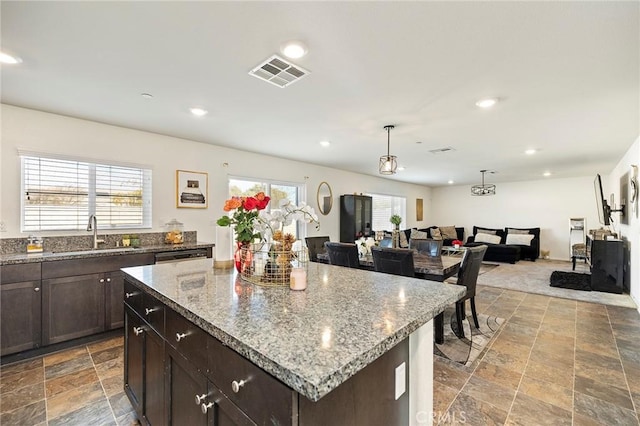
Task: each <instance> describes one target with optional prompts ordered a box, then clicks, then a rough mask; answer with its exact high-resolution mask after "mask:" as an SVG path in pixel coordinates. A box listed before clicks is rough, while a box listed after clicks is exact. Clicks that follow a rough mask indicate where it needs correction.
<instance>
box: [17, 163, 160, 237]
mask: <svg viewBox="0 0 640 426" xmlns="http://www.w3.org/2000/svg"><path fill="white" fill-rule="evenodd" d="M21 160H22V194H23V197H22V226H21V228H22V231H50V230H83V229H86V228H87V223H88V218H89V215H91V214H95V215H96V217H97V219H98V228H99V229H109V228H113V229H118V228H120V229H122V228H150V227H151V170H150V169H147V168H144V167H135V166H122V165H115V164H104V163H101V164H98V163H92V162H88V161H84V160H73V159H66V158H64V159H61V158H46V157H42V156H36V155H21Z"/></svg>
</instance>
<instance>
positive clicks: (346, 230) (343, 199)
mask: <svg viewBox="0 0 640 426" xmlns="http://www.w3.org/2000/svg"><path fill="white" fill-rule="evenodd" d="M372 204H373V202H372V198H371V197H370V196H368V195H341V196H340V242H343V243H352V242H354V241H355V240H356V239H358V238H360V237H362V236H369V235H370V234H371V222H372V219H373V207H372Z"/></svg>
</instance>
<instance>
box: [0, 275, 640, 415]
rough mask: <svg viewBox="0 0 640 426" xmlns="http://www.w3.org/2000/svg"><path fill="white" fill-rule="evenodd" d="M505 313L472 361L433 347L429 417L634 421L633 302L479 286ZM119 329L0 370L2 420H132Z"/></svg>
mask: <svg viewBox="0 0 640 426" xmlns="http://www.w3.org/2000/svg"><path fill="white" fill-rule="evenodd" d="M478 291H479V292H478V295H477V297H476V305H477V307H478V311H479V312H483V313H486V314H488V315H495V316H499V317H502V318H505V319H506V322H505V324H504V326H503V327H501V329H500V330H499V331H498V333H497V336H496V338H495V339H494V340H493V342H490V343H489V347H488V349H487V350H486V352H485V353H484V354H482V355H481V356H480V357H479V359H478V360H476V362H474V365H472V366H471V367H464V366H462V365H460V364H457V363H452V362H450V361H448V360H446V359H443V358H438V357H436V359H435V362H434V379H435V381H434V411H435V413H434V415H435V424H438V423H439V424H464V425H483V426H484V425H493V424H499V425H502V424H508V425H564V424H566V425H598V424H600V425H638V417H637V413H638V410H640V315H639V314H638V312H637V311H636V310H633V309H627V308H618V307H613V306H604V305H597V304H591V303H584V302H576V301H573V300H566V299H558V298H554V297H549V296H541V295H534V294H527V293H521V292H517V291H512V290H502V289H498V288H491V287H479V290H478ZM122 344H123V341H122V337H119V338H115V339H110V340H106V341H102V342H98V343H94V344H90V345H87V346H81V347H77V348H73V349H69V350H66V351H64V352H60V353H57V354H52V355H49V356H45V357H41V358H36V359H33V360H30V361H25V362H21V363H18V364H13V365H9V366H4V367H2V369H1V370H0V411H1V414H0V424H1V425H3V426H5V425H58V424H64V425H99V424H104V425H116V424H117V425H131V424H136V420H135V415H134V412H133V408H132V407H131V405H130V404H129V401H128V399H127V397H126V396H125V394H124V392H123V390H122V389H123V383H122V377H123V373H122V361H123V346H122Z"/></svg>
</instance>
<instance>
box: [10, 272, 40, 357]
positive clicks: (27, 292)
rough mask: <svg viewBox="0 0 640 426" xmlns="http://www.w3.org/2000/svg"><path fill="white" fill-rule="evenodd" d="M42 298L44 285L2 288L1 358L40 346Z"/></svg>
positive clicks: (14, 284) (33, 283) (29, 282)
mask: <svg viewBox="0 0 640 426" xmlns="http://www.w3.org/2000/svg"><path fill="white" fill-rule="evenodd" d="M41 295H42V292H41V291H40V281H27V282H18V283H13V284H3V285H1V286H0V302H1V306H0V327H1V330H0V355H8V354H12V353H16V352H20V351H24V350H27V349H33V348H37V347H39V346H40V344H41V329H42V323H41V318H42V316H41V313H42V298H41Z"/></svg>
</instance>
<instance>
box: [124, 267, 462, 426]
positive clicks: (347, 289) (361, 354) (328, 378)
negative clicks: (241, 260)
mask: <svg viewBox="0 0 640 426" xmlns="http://www.w3.org/2000/svg"><path fill="white" fill-rule="evenodd" d="M123 271H124V272H125V302H126V303H125V321H126V324H125V327H126V332H125V391H126V392H127V394H128V396H129V398H130V400H131V401H132V403H133V405H134V407H136V409H137V411H138V416H139V419H140V420H141V421H142V422H143V423H148V424H169V423H172V424H212V423H215V424H218V423H221V424H224V423H225V421H223V420H222V419H226V420H227V421H228V422H229V423H230V424H301V425H303V424H304V425H307V424H416V423H421V424H428V423H429V422H430V418H431V410H432V378H433V375H432V373H433V371H432V370H433V341H432V339H433V322H432V319H433V318H434V316H435V315H437V314H438V313H440V312H442V311H443V310H444V308H445V307H446V306H447V305H449V304H451V303H453V302H455V301H456V300H457V299H458V298H459V297H461V296H462V294H463V293H464V288H461V287H457V286H450V285H445V284H442V283H436V282H432V281H426V280H421V279H416V278H407V277H401V276H395V275H388V274H382V273H377V272H371V271H365V270H358V269H349V268H343V267H339V266H331V265H325V264H319V263H311V264H310V265H309V267H308V287H307V289H306V290H305V291H300V292H298V291H291V290H290V289H289V288H288V287H262V286H257V285H254V284H251V283H247V282H245V281H243V280H242V279H241V278H239V277H238V276H237V275H236V274H235V272H234V271H231V270H215V269H212V268H211V264H210V262H208V263H207V262H206V261H205V262H201V261H193V262H187V263H171V264H163V265H155V266H141V267H134V268H126V269H123ZM194 402H195V403H197V404H198V406H197V407H196V406H195V405H194ZM184 422H187V423H184Z"/></svg>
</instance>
